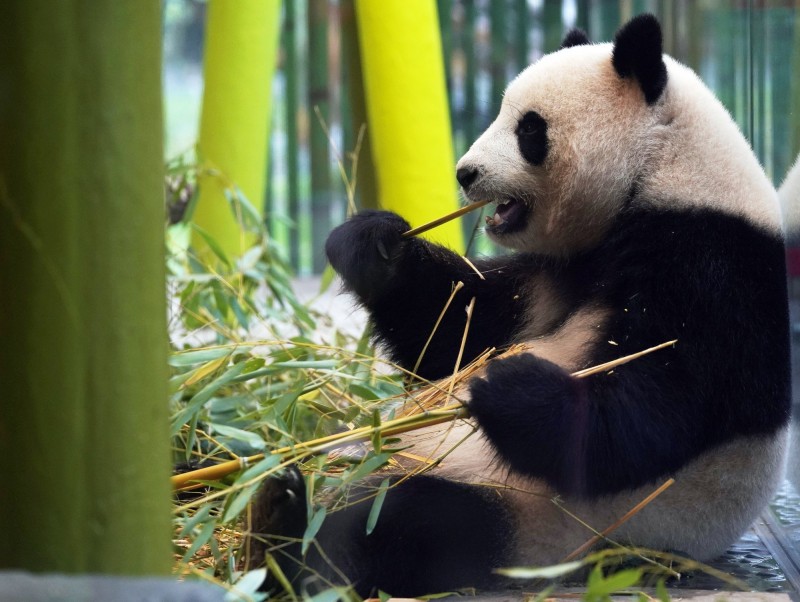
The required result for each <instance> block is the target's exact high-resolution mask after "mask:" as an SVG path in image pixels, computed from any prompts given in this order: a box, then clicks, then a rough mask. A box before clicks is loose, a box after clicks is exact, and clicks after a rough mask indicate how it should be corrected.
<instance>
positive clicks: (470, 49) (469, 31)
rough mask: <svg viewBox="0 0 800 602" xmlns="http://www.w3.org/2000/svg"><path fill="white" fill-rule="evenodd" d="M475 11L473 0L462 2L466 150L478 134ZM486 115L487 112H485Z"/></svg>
mask: <svg viewBox="0 0 800 602" xmlns="http://www.w3.org/2000/svg"><path fill="white" fill-rule="evenodd" d="M476 18H477V9H476V8H475V0H464V56H465V60H464V62H465V63H466V64H465V65H464V72H465V75H464V80H465V81H464V124H465V128H464V135H465V137H466V144H467V148H469V146H470V145H471V144H472V143H473V142H474V141H475V139H476V138H477V137H478V134H479V133H480V125H481V124H479V120H478V118H479V115H478V102H477V91H476V89H475V82H476V80H477V66H476V62H477V61H476V60H475V46H476V40H475V20H476ZM487 113H488V111H487Z"/></svg>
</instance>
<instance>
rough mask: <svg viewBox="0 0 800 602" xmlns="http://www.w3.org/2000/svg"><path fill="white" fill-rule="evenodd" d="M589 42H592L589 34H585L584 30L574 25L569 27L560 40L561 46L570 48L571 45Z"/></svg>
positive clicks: (581, 44)
mask: <svg viewBox="0 0 800 602" xmlns="http://www.w3.org/2000/svg"><path fill="white" fill-rule="evenodd" d="M591 43H592V42H591V41H590V40H589V36H587V35H586V32H585V31H583V30H582V29H578V28H577V27H575V28H573V29H570V30H569V31H568V32H567V35H565V36H564V39H563V40H562V42H561V48H572V47H573V46H583V45H584V44H591ZM561 48H559V50H561Z"/></svg>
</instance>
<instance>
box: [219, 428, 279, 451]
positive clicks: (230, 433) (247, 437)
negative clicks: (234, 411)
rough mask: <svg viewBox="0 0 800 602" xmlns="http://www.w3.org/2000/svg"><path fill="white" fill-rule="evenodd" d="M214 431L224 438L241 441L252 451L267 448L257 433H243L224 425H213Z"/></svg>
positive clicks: (240, 430)
mask: <svg viewBox="0 0 800 602" xmlns="http://www.w3.org/2000/svg"><path fill="white" fill-rule="evenodd" d="M214 430H215V431H217V432H218V433H219V434H220V435H223V436H225V437H230V438H231V439H235V440H236V441H242V442H244V443H246V444H247V445H249V446H250V447H252V448H253V449H264V448H265V447H266V446H267V444H266V442H265V441H264V439H262V438H261V435H259V434H258V433H251V432H250V431H244V430H242V429H237V428H235V427H232V426H226V425H224V424H215V425H214Z"/></svg>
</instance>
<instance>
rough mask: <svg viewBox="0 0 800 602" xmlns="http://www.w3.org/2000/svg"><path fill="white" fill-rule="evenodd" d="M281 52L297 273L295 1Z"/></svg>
mask: <svg viewBox="0 0 800 602" xmlns="http://www.w3.org/2000/svg"><path fill="white" fill-rule="evenodd" d="M283 9H284V19H283V36H284V37H283V51H284V56H285V59H284V65H285V68H284V72H285V74H286V99H285V101H286V179H287V186H286V190H287V194H288V198H287V201H286V211H287V213H288V215H289V217H291V218H292V220H294V226H293V227H292V228H291V229H290V230H289V261H290V262H291V265H292V267H294V269H295V270H297V269H298V268H299V267H300V237H299V232H298V223H297V218H298V215H299V213H300V211H299V210H300V148H299V144H298V142H299V136H298V128H297V114H298V110H299V108H300V88H299V85H300V82H299V78H298V75H299V73H300V61H299V57H298V50H297V10H296V7H295V2H294V1H292V2H285V3H284V4H283Z"/></svg>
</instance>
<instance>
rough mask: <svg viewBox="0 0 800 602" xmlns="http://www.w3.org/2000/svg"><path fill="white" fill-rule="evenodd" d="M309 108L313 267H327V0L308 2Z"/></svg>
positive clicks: (329, 186) (329, 164)
mask: <svg viewBox="0 0 800 602" xmlns="http://www.w3.org/2000/svg"><path fill="white" fill-rule="evenodd" d="M307 17H308V19H307V26H308V110H309V126H310V132H309V145H310V148H311V241H310V242H311V251H312V255H311V268H312V270H313V271H314V273H319V272H321V271H322V270H323V269H324V268H325V252H324V246H325V239H326V237H327V236H328V232H330V229H331V222H330V209H331V156H330V141H329V140H328V136H327V134H326V133H325V129H324V128H323V124H322V123H321V122H320V119H322V121H323V122H324V124H325V126H324V127H325V128H329V127H330V125H331V123H330V94H329V90H328V0H309V2H308V15H307Z"/></svg>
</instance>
